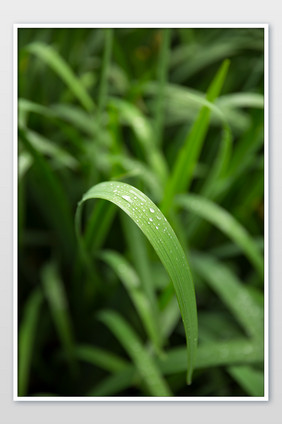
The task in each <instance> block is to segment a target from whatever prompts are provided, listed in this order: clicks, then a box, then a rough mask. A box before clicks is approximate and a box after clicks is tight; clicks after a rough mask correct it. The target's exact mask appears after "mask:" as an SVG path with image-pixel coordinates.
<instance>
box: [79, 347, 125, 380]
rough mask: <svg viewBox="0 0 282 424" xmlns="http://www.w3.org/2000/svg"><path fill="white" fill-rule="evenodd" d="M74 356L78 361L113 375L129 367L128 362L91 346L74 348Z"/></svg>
mask: <svg viewBox="0 0 282 424" xmlns="http://www.w3.org/2000/svg"><path fill="white" fill-rule="evenodd" d="M75 355H76V357H77V359H79V360H80V361H84V362H87V363H89V364H93V365H95V366H98V367H100V368H102V369H104V370H106V371H110V372H114V373H116V372H118V371H121V370H122V369H124V368H126V367H127V366H128V365H129V363H128V361H125V360H124V359H123V358H121V357H120V356H117V355H115V354H113V353H111V352H109V351H107V350H105V349H101V348H98V347H94V346H92V345H78V346H76V348H75Z"/></svg>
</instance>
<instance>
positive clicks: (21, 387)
mask: <svg viewBox="0 0 282 424" xmlns="http://www.w3.org/2000/svg"><path fill="white" fill-rule="evenodd" d="M42 299H43V298H42V293H41V291H40V290H39V289H36V290H34V291H33V293H32V294H31V295H30V297H29V299H28V301H27V303H26V305H25V309H24V313H23V319H22V322H21V325H20V328H19V363H18V396H25V395H26V394H27V391H28V384H29V375H30V367H31V363H32V354H33V352H34V341H35V336H36V330H37V324H38V319H39V314H40V307H41V304H42Z"/></svg>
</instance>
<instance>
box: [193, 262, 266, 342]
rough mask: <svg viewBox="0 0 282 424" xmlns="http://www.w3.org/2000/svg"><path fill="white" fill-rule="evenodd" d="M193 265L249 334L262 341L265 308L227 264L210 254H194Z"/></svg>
mask: <svg viewBox="0 0 282 424" xmlns="http://www.w3.org/2000/svg"><path fill="white" fill-rule="evenodd" d="M191 260H192V264H193V267H195V269H196V271H197V273H199V274H200V275H201V276H202V277H203V278H204V279H205V280H206V281H207V283H208V284H209V285H210V287H211V288H212V289H213V290H214V291H215V292H216V293H217V295H218V296H219V297H220V299H221V300H222V301H223V302H224V303H225V305H226V306H227V307H228V309H229V310H230V311H231V312H232V313H233V314H234V317H235V318H236V319H237V321H238V322H239V323H240V324H241V325H242V327H243V328H244V329H245V331H246V332H247V334H248V335H249V336H251V337H254V338H255V339H256V340H258V341H261V342H262V338H263V324H264V322H263V309H262V308H261V306H260V305H259V304H258V303H257V302H256V301H255V300H254V298H253V296H251V295H250V293H249V291H248V290H247V288H246V287H245V286H244V285H243V284H242V283H241V282H240V280H239V279H238V278H237V277H236V275H235V274H234V273H233V272H232V271H231V270H230V269H229V268H228V267H227V266H225V265H223V264H222V263H220V262H219V261H217V260H215V259H214V258H213V257H211V256H210V255H204V254H194V255H193V256H192V257H191Z"/></svg>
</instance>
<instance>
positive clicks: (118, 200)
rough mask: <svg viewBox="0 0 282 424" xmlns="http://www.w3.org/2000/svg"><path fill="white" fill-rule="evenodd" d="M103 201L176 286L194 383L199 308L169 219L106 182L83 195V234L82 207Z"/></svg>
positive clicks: (129, 189) (137, 195)
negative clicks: (139, 236)
mask: <svg viewBox="0 0 282 424" xmlns="http://www.w3.org/2000/svg"><path fill="white" fill-rule="evenodd" d="M94 198H101V199H105V200H109V201H110V202H112V203H115V204H116V205H117V206H119V207H120V208H121V209H122V210H123V211H124V212H125V213H126V214H127V215H129V216H130V218H131V219H132V220H133V221H134V222H135V223H136V225H138V227H139V228H140V229H141V230H142V231H143V233H144V234H145V236H146V237H147V238H148V240H149V241H150V243H151V244H152V246H153V247H154V249H155V251H156V253H157V254H158V256H159V258H160V260H161V261H162V263H163V265H164V267H165V268H166V270H167V272H168V274H169V275H170V277H171V279H172V282H173V284H174V288H175V292H176V296H177V300H178V303H179V307H180V312H181V316H182V319H183V323H184V328H185V334H186V340H187V357H188V364H187V366H188V374H187V381H188V382H189V383H190V382H191V377H192V371H193V366H194V363H195V357H196V349H197V338H198V330H197V307H196V299H195V291H194V285H193V281H192V276H191V272H190V269H189V265H188V262H187V259H186V256H185V254H184V252H183V249H182V247H181V245H180V243H179V241H178V239H177V237H176V235H175V233H174V231H173V229H172V228H171V226H170V224H169V223H168V222H167V220H166V218H165V217H164V216H163V214H162V213H161V211H160V210H159V209H158V208H157V206H156V205H155V204H154V203H153V202H152V201H151V200H150V199H149V198H148V197H147V196H145V195H144V194H143V193H142V192H141V191H139V190H137V189H136V188H135V187H133V186H130V185H129V184H125V183H120V182H105V183H100V184H98V185H96V186H94V187H92V188H91V189H90V190H89V191H88V192H87V193H85V194H84V196H83V198H82V200H81V201H80V202H79V204H78V208H77V213H76V231H77V234H78V235H80V219H81V208H82V205H83V203H84V202H85V201H86V200H88V199H94Z"/></svg>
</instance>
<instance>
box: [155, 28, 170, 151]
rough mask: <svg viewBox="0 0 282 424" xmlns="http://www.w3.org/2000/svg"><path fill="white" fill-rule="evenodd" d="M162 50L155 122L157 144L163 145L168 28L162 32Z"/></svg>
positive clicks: (168, 45)
mask: <svg viewBox="0 0 282 424" xmlns="http://www.w3.org/2000/svg"><path fill="white" fill-rule="evenodd" d="M161 37H162V38H161V39H162V43H161V48H160V59H159V64H158V70H157V72H158V95H157V97H156V100H155V108H154V122H155V137H156V144H157V145H161V144H162V141H163V140H162V136H163V134H162V133H163V126H164V106H165V101H164V92H165V86H166V82H167V74H168V61H169V50H170V38H171V29H170V28H166V29H163V30H162V32H161Z"/></svg>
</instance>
